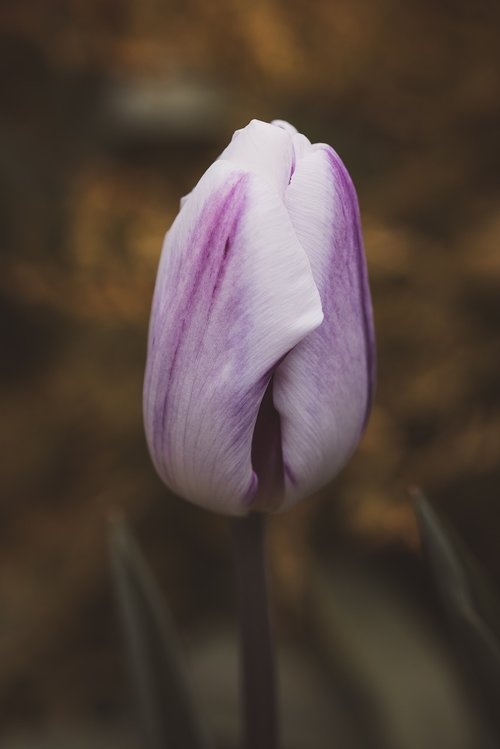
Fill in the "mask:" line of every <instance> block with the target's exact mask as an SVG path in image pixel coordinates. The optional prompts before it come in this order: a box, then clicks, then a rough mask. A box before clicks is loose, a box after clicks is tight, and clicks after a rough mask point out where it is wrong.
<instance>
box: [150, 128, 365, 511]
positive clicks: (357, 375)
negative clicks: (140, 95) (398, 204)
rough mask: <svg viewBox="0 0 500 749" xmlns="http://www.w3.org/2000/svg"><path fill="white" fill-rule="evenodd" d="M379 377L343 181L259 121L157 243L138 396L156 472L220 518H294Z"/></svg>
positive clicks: (329, 152) (357, 236)
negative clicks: (286, 511) (265, 513)
mask: <svg viewBox="0 0 500 749" xmlns="http://www.w3.org/2000/svg"><path fill="white" fill-rule="evenodd" d="M374 379H375V341H374V332H373V320H372V308H371V300H370V292H369V288H368V280H367V272H366V263H365V258H364V253H363V242H362V236H361V227H360V218H359V209H358V202H357V198H356V193H355V190H354V187H353V184H352V182H351V179H350V177H349V175H348V173H347V171H346V169H345V167H344V165H343V163H342V162H341V160H340V158H339V157H338V156H337V154H336V153H335V151H334V150H333V149H332V148H330V146H328V145H325V144H322V143H317V144H314V145H312V144H311V143H310V142H309V140H308V139H307V138H306V137H305V136H304V135H301V134H300V133H298V132H297V131H296V130H295V128H293V127H292V126H291V125H289V124H288V123H285V122H281V121H275V122H274V123H272V124H267V123H264V122H260V121H258V120H252V122H251V123H250V124H249V125H247V127H245V128H244V129H243V130H238V131H237V132H236V133H235V134H234V136H233V139H232V141H231V143H230V144H229V145H228V147H227V148H226V149H225V151H223V153H222V154H221V156H220V157H219V159H217V161H216V162H215V163H214V164H212V166H210V168H209V169H208V170H207V171H206V172H205V174H204V175H203V176H202V177H201V179H200V181H199V182H198V184H197V185H196V187H195V188H194V189H193V191H192V192H191V193H190V194H189V195H188V196H187V197H186V198H184V199H183V201H182V207H181V210H180V211H179V213H178V215H177V217H176V219H175V221H174V223H173V225H172V227H171V228H170V230H169V231H168V233H167V235H166V238H165V242H164V245H163V250H162V254H161V259H160V264H159V269H158V276H157V280H156V288H155V292H154V298H153V307H152V312H151V321H150V328H149V345H148V356H147V365H146V376H145V384H144V420H145V430H146V437H147V441H148V445H149V450H150V453H151V457H152V459H153V462H154V465H155V467H156V470H157V471H158V473H159V475H160V477H161V478H162V479H163V481H164V482H165V483H166V484H167V486H169V487H170V488H171V489H173V490H174V491H175V492H176V493H178V494H180V495H182V496H183V497H185V498H187V499H189V500H191V501H192V502H195V503H196V504H199V505H201V506H204V507H207V508H210V509H212V510H216V511H218V512H222V513H226V514H229V515H243V514H245V513H247V512H248V511H249V510H253V509H261V510H262V509H265V510H274V509H278V508H284V507H288V506H290V505H291V504H293V503H294V502H296V501H297V500H298V499H300V498H302V497H304V496H306V495H308V494H310V493H311V492H312V491H314V490H315V489H317V488H319V487H320V486H322V485H323V484H325V483H326V482H328V481H329V480H330V479H331V478H332V477H333V476H335V474H336V473H337V472H338V471H339V470H340V468H341V467H342V466H343V465H344V464H345V462H346V461H347V459H348V458H349V457H350V455H351V454H352V452H353V450H354V449H355V447H356V445H357V443H358V441H359V439H360V436H361V433H362V431H363V428H364V426H365V423H366V420H367V416H368V412H369V409H370V404H371V398H372V392H373V387H374Z"/></svg>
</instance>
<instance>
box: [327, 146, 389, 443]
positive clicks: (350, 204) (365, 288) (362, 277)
mask: <svg viewBox="0 0 500 749" xmlns="http://www.w3.org/2000/svg"><path fill="white" fill-rule="evenodd" d="M324 150H325V152H326V154H327V156H328V160H329V162H330V166H331V169H332V177H333V180H334V181H336V182H338V184H339V185H340V187H341V189H340V191H339V192H340V194H342V195H345V196H347V200H346V201H345V202H344V205H343V209H344V213H345V217H346V233H347V234H348V233H350V234H351V238H350V237H349V236H346V241H347V242H348V245H352V247H353V249H354V253H355V254H354V258H355V270H356V274H357V290H360V291H361V299H360V302H361V314H362V319H363V330H364V339H365V354H366V368H367V373H368V393H367V402H366V408H365V415H364V419H363V425H362V430H361V431H364V428H365V426H366V423H367V421H368V417H369V415H370V410H371V406H372V401H373V395H374V391H375V383H376V377H377V347H376V344H375V326H374V322H373V309H372V303H371V294H370V287H369V284H368V272H367V269H366V261H365V256H364V243H363V235H362V233H361V217H360V215H359V204H358V196H357V193H356V189H355V187H354V184H353V181H352V179H351V177H350V175H349V172H348V171H347V169H346V168H345V166H344V163H343V162H342V160H341V159H340V157H339V155H338V154H337V153H336V151H334V149H333V148H331V147H330V146H326V147H325V148H324ZM352 237H354V242H352Z"/></svg>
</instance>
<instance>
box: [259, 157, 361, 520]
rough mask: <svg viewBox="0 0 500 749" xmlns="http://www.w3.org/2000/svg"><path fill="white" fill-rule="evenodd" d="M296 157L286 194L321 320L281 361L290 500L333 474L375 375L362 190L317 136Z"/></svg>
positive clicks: (357, 430) (278, 399) (278, 382)
mask: <svg viewBox="0 0 500 749" xmlns="http://www.w3.org/2000/svg"><path fill="white" fill-rule="evenodd" d="M308 150H309V152H308V153H304V155H303V157H302V158H300V159H298V161H297V165H296V168H295V172H294V175H293V178H292V181H291V183H290V186H289V188H288V190H287V193H286V196H285V204H286V206H287V208H288V211H289V213H290V218H291V220H292V223H293V225H294V227H295V230H296V233H297V237H298V239H299V241H300V242H301V245H302V247H303V248H304V250H305V251H306V253H307V255H308V257H309V260H310V262H311V268H312V271H313V275H314V278H315V281H316V285H317V287H318V289H319V292H320V296H321V300H322V304H323V312H324V322H323V324H322V325H321V326H320V327H319V328H318V329H317V330H315V331H314V332H313V333H311V335H309V336H308V337H307V338H306V339H304V340H303V341H301V342H300V343H299V344H298V345H297V346H296V347H295V348H294V350H293V351H291V352H290V354H288V356H287V357H286V359H285V360H284V361H283V362H282V364H280V366H279V367H278V369H277V371H276V373H275V377H274V392H273V399H274V404H275V407H276V408H277V410H278V412H279V413H280V417H281V430H282V449H283V462H284V470H285V483H286V492H287V498H286V501H285V503H284V505H283V506H288V505H290V504H291V503H292V502H294V501H296V500H297V499H299V498H300V497H302V496H304V495H305V494H308V493H310V492H312V491H313V490H315V489H316V488H318V487H319V486H321V485H323V484H325V483H326V482H328V481H329V480H330V479H331V478H332V477H333V476H334V475H335V474H336V473H337V472H338V471H339V470H340V468H341V467H342V465H343V464H344V463H345V462H346V461H347V459H348V458H349V456H350V455H351V453H352V452H353V450H354V448H355V446H356V444H357V442H358V440H359V438H360V435H361V433H362V430H363V428H364V425H365V422H366V419H367V415H368V412H369V408H370V403H371V398H372V392H373V387H374V380H375V342H374V330H373V319H372V308H371V300H370V291H369V288H368V280H367V271H366V264H365V258H364V253H363V241H362V236H361V226H360V218H359V209H358V202H357V197H356V193H355V190H354V187H353V184H352V182H351V179H350V177H349V175H348V173H347V171H346V169H345V167H344V165H343V164H342V162H341V160H340V158H339V157H338V156H337V154H336V153H335V152H334V151H333V149H331V148H330V147H329V146H326V145H322V144H318V145H315V146H312V147H311V148H310V149H308Z"/></svg>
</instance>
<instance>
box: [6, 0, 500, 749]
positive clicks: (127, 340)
mask: <svg viewBox="0 0 500 749" xmlns="http://www.w3.org/2000/svg"><path fill="white" fill-rule="evenodd" d="M499 22H500V8H499V6H498V4H497V3H493V2H487V0H483V1H482V2H479V3H466V2H465V0H463V1H462V0H456V2H453V3H451V2H447V0H439V1H438V2H432V3H431V2H430V1H429V2H417V1H416V0H412V1H411V2H405V3H403V2H397V1H396V0H375V2H371V3H365V2H361V0H355V2H352V1H351V0H349V1H348V0H340V2H335V3H330V2H327V0H321V1H319V2H315V3H309V2H306V1H305V0H293V2H284V0H240V1H239V2H237V3H235V2H233V1H232V0H213V1H212V2H210V3H209V2H205V1H202V0H187V1H186V0H183V2H180V0H172V2H170V3H166V4H165V3H160V2H159V1H158V0H145V1H144V2H140V3H133V2H127V1H126V0H105V1H104V2H97V1H96V0H68V2H66V3H60V2H56V1H55V0H46V1H45V2H43V3H40V2H37V0H24V2H20V3H3V4H2V7H1V8H0V86H1V90H2V119H1V124H0V136H1V137H0V191H1V200H0V246H1V256H0V328H1V331H2V336H1V340H2V349H1V356H0V378H1V379H0V382H1V385H2V388H1V393H0V409H1V414H2V419H1V421H0V446H1V455H2V461H1V469H0V470H1V484H2V497H1V505H0V513H1V523H0V694H1V697H2V704H3V705H5V706H6V708H5V709H6V711H7V713H8V716H9V718H10V722H11V724H13V723H18V722H28V723H29V722H31V723H36V724H37V725H46V724H48V725H52V724H54V725H59V724H61V723H63V722H64V721H66V720H76V719H82V720H83V719H87V718H89V716H94V717H95V716H109V715H114V714H115V713H118V714H121V713H120V710H121V709H122V704H123V691H121V690H120V684H119V683H118V676H117V675H118V674H119V673H120V671H119V665H118V662H117V661H118V650H117V649H116V648H114V641H115V638H116V635H115V631H116V630H115V623H114V621H113V619H112V618H111V616H110V603H109V600H110V596H109V589H108V580H107V577H106V556H105V550H104V549H105V544H104V537H105V528H106V518H107V516H108V514H109V512H110V510H111V509H113V508H114V507H116V506H117V505H119V506H121V507H123V508H124V509H125V510H126V512H127V513H128V514H129V517H130V519H131V520H132V521H134V523H135V526H136V528H137V530H138V532H139V535H140V538H141V542H142V544H143V545H144V546H145V548H146V549H147V552H148V556H149V557H150V558H151V560H152V561H153V564H154V565H155V568H156V569H157V570H158V571H159V575H160V577H161V579H162V582H163V584H164V586H165V587H166V588H167V589H168V590H169V596H170V603H171V605H172V608H173V611H174V613H175V615H176V617H177V619H178V621H179V622H180V623H181V624H182V623H183V624H185V625H186V626H187V627H188V629H189V627H193V626H194V625H195V624H200V626H201V627H202V629H203V627H204V622H206V621H209V620H210V619H211V618H214V617H218V616H220V615H222V614H224V613H227V612H229V611H230V610H231V605H232V602H231V587H230V586H231V574H230V554H229V548H228V544H227V538H226V527H225V524H224V522H223V520H220V519H219V518H216V517H212V516H210V515H208V514H206V513H202V512H200V511H198V510H195V509H194V508H190V507H188V506H186V504H185V503H181V502H178V501H176V500H175V499H174V498H172V497H168V496H167V497H165V491H164V489H163V488H162V487H161V486H160V484H159V482H158V480H157V479H156V477H155V475H154V473H153V470H152V469H151V466H150V463H149V459H148V456H147V454H146V449H145V445H144V439H143V434H142V421H141V389H142V375H143V366H144V357H145V342H146V326H147V319H148V315H149V305H150V299H151V294H152V288H153V283H154V277H155V271H156V263H157V259H158V256H159V252H160V246H161V241H162V236H163V233H164V231H165V230H166V228H167V227H168V225H169V222H170V221H171V219H172V218H173V216H174V215H175V212H176V210H177V205H178V199H179V197H180V196H181V195H182V194H185V193H186V192H187V191H188V190H189V189H190V187H191V186H192V184H193V182H194V181H195V180H196V179H197V178H198V177H199V176H200V174H201V173H202V172H203V170H204V169H205V168H206V167H207V166H208V165H209V164H210V163H211V161H212V160H213V159H214V157H215V156H216V155H217V152H218V151H219V150H220V149H221V148H222V147H223V145H224V144H225V143H226V142H227V139H228V137H229V136H230V134H231V132H232V131H233V130H234V129H235V128H236V127H239V126H241V125H244V124H245V123H246V122H247V121H248V120H249V119H251V118H252V117H259V118H261V119H271V118H273V117H282V118H286V119H289V120H290V121H292V122H294V124H295V125H296V126H297V127H298V128H299V129H300V130H302V131H303V132H306V133H307V134H308V135H309V136H310V137H311V139H312V140H314V141H318V140H324V141H326V142H329V143H332V144H333V145H334V146H335V147H336V149H337V150H338V151H339V153H340V154H341V156H342V158H343V159H344V161H345V162H346V164H347V166H348V168H349V170H350V172H351V174H352V175H353V178H354V181H355V183H356V185H357V187H358V192H359V197H360V203H361V209H362V216H363V224H364V233H365V243H366V251H367V257H368V263H369V267H370V273H371V283H372V292H373V297H374V307H375V316H376V323H377V334H378V344H379V386H378V392H377V396H376V403H375V408H374V411H373V414H372V418H371V422H370V425H369V428H368V431H367V433H366V436H365V438H364V441H363V443H362V445H361V447H360V449H359V451H358V454H357V456H356V458H355V459H354V460H353V461H352V463H351V464H350V466H349V467H348V468H347V470H346V471H345V472H344V473H343V475H342V476H341V477H340V478H339V480H338V481H337V482H336V483H335V485H334V487H333V488H331V489H327V490H325V492H323V494H322V495H321V496H318V497H317V498H315V499H314V500H312V501H310V502H308V503H304V504H303V505H302V506H300V507H298V508H297V509H296V510H294V511H293V512H290V513H289V514H287V515H284V516H282V517H278V518H276V519H275V520H274V521H273V523H272V528H271V534H270V535H271V539H270V540H271V544H272V548H273V569H274V589H275V592H276V598H277V606H276V617H277V623H278V627H279V629H280V632H282V633H284V634H286V633H288V634H289V635H290V636H292V635H293V634H294V633H295V634H296V631H297V629H298V630H299V631H302V629H301V628H302V627H305V626H306V625H305V623H304V621H303V620H302V619H301V613H300V612H302V611H303V609H304V601H305V596H306V594H307V591H308V589H309V588H314V586H313V585H312V580H313V578H314V575H313V572H312V571H311V570H312V569H315V565H316V564H317V559H318V558H319V559H321V560H323V561H322V564H326V561H328V560H329V559H330V557H331V555H332V553H333V550H334V549H336V548H339V547H345V546H346V545H347V544H350V548H356V549H359V550H360V552H361V554H362V555H363V556H365V555H368V558H370V559H371V555H373V556H377V555H384V554H385V553H387V551H386V550H388V549H391V548H394V547H397V548H401V549H403V550H405V551H401V553H402V554H403V556H405V555H406V556H405V559H408V560H410V561H409V562H408V563H409V564H410V566H411V560H412V558H413V557H412V555H413V553H414V549H415V548H416V546H417V536H416V531H415V524H414V519H413V515H412V510H411V507H410V504H409V502H408V500H407V498H406V487H407V485H408V484H409V483H413V482H415V481H417V482H419V483H420V484H422V485H424V486H425V487H426V488H427V490H428V491H429V493H430V495H431V496H433V497H434V498H435V499H436V501H437V503H438V504H439V505H440V506H441V508H442V509H444V511H445V512H446V513H447V514H448V515H449V516H451V517H452V519H453V521H454V523H455V525H456V526H457V527H458V528H459V529H460V530H461V531H462V535H463V536H464V538H465V539H466V541H467V542H468V543H469V545H470V546H471V547H472V548H473V549H474V550H475V551H476V552H477V553H478V554H479V555H480V556H481V558H482V561H483V562H484V564H485V565H486V566H487V567H488V569H489V570H490V571H491V573H492V576H493V578H494V580H496V581H497V582H498V581H499V580H500V554H499V551H498V544H497V538H498V532H499V526H500V517H499V513H498V510H497V506H498V505H497V496H498V486H499V479H500V468H499V461H498V434H499V433H500V396H499V391H498V385H497V383H498V367H497V365H496V363H497V362H498V361H500V351H499V349H500V337H499V336H498V327H499V322H500V301H499V289H500V253H499V251H498V244H499V238H500V213H499V205H500V202H499V186H498V176H497V175H498V173H499V168H500V164H499V161H500V151H499V149H498V143H497V140H498V129H499V125H500V104H499V101H500V99H499V97H498V92H497V86H498V70H499V68H500V47H499V45H498V40H497V35H498V26H499ZM396 566H397V565H396ZM397 573H398V574H399V569H398V570H396V569H393V568H390V573H387V574H389V576H390V575H393V574H397ZM403 587H404V588H405V589H407V588H408V589H409V593H408V595H410V597H411V596H412V595H415V596H416V597H417V598H418V595H417V592H416V589H417V588H418V585H416V584H415V586H414V587H415V590H414V589H413V588H412V587H411V582H410V583H409V584H408V585H407V586H403ZM314 589H315V590H317V588H314ZM412 591H413V592H412ZM419 600H420V599H419ZM318 647H319V646H318ZM306 649H307V643H306ZM443 746H444V745H443Z"/></svg>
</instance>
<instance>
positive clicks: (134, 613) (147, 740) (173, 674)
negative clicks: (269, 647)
mask: <svg viewBox="0 0 500 749" xmlns="http://www.w3.org/2000/svg"><path fill="white" fill-rule="evenodd" d="M110 546H111V564H112V572H113V584H114V588H115V592H116V599H117V604H118V611H119V615H120V619H121V623H122V627H123V632H124V638H125V646H126V651H127V657H128V661H129V668H130V674H131V681H132V687H133V690H134V693H135V698H136V704H137V712H138V715H139V720H140V727H141V729H142V735H143V738H144V747H145V749H169V748H170V747H171V748H172V749H204V748H205V747H207V745H208V743H207V740H206V738H205V734H204V731H203V730H202V727H201V725H200V720H199V717H198V715H197V712H196V709H195V706H194V704H193V700H192V695H191V692H190V689H189V685H188V680H187V674H186V669H185V666H184V664H183V662H182V659H181V655H180V646H179V643H178V641H177V638H176V636H175V633H174V629H173V625H172V622H171V619H170V616H169V612H168V609H167V606H166V604H165V602H164V600H163V598H162V596H161V594H160V591H159V590H158V588H157V585H156V583H155V581H154V579H153V576H152V574H151V572H150V570H149V568H148V566H147V564H146V562H145V560H144V558H143V556H142V554H141V552H140V550H139V548H138V546H137V545H136V543H135V541H134V539H133V538H132V536H131V535H130V533H129V532H128V530H127V528H126V526H125V524H124V522H123V521H122V520H116V521H114V522H113V523H112V527H111V538H110Z"/></svg>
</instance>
